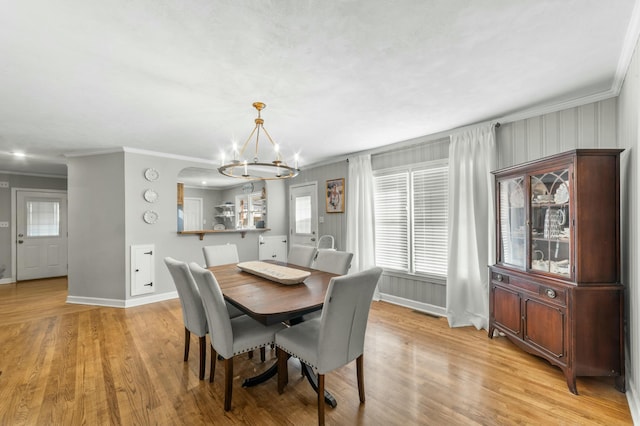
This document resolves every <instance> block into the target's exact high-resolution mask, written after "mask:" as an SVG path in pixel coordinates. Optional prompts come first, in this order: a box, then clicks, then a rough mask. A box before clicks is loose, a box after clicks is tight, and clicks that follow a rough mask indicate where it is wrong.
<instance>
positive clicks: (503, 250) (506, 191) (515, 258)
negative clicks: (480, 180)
mask: <svg viewBox="0 0 640 426" xmlns="http://www.w3.org/2000/svg"><path fill="white" fill-rule="evenodd" d="M524 189H525V188H524V177H522V176H519V177H516V178H512V179H504V180H501V181H499V182H498V194H499V195H498V196H499V197H500V198H499V203H500V211H499V214H500V221H499V223H500V253H499V255H500V259H501V261H502V263H504V264H508V265H512V266H515V267H517V268H520V269H523V270H524V269H525V267H526V263H525V241H526V240H525V237H526V228H525V221H526V213H525V202H524V201H525V196H524V194H525V191H524Z"/></svg>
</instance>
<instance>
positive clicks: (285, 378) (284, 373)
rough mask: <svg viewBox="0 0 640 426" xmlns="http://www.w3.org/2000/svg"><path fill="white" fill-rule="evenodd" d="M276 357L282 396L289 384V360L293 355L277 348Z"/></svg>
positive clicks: (279, 389)
mask: <svg viewBox="0 0 640 426" xmlns="http://www.w3.org/2000/svg"><path fill="white" fill-rule="evenodd" d="M276 356H277V357H278V393H279V394H282V392H284V387H285V385H286V384H287V383H289V371H288V367H287V360H288V359H289V357H290V356H291V355H289V354H288V353H286V352H285V351H283V350H282V349H280V348H278V347H276Z"/></svg>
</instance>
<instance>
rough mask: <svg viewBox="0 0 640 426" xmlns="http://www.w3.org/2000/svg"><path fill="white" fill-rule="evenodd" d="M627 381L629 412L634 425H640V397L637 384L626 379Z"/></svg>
mask: <svg viewBox="0 0 640 426" xmlns="http://www.w3.org/2000/svg"><path fill="white" fill-rule="evenodd" d="M626 381H627V402H628V403H629V411H631V418H632V419H633V424H634V425H640V398H639V397H640V395H639V394H638V390H637V389H636V386H635V383H633V381H632V380H630V379H629V376H627V377H626Z"/></svg>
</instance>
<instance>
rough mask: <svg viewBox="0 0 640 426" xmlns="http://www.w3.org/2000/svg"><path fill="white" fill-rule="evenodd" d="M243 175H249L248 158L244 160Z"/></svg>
mask: <svg viewBox="0 0 640 426" xmlns="http://www.w3.org/2000/svg"><path fill="white" fill-rule="evenodd" d="M243 176H249V172H248V171H247V160H244V175H243Z"/></svg>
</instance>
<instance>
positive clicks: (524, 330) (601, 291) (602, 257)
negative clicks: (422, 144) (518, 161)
mask: <svg viewBox="0 0 640 426" xmlns="http://www.w3.org/2000/svg"><path fill="white" fill-rule="evenodd" d="M620 152H622V150H620V149H577V150H573V151H568V152H564V153H561V154H557V155H553V156H550V157H546V158H543V159H540V160H536V161H531V162H528V163H525V164H522V165H518V166H513V167H508V168H505V169H503V170H498V171H496V172H493V174H494V175H495V180H496V247H497V257H496V259H497V261H496V264H495V265H493V266H491V267H490V268H489V269H490V298H489V311H490V313H489V337H490V338H492V337H493V335H494V331H495V330H498V331H500V332H502V333H504V335H505V336H506V337H508V338H509V339H510V340H511V341H513V342H514V343H515V344H516V345H518V346H519V347H520V348H522V349H523V350H525V351H527V352H529V353H531V354H534V355H537V356H540V357H542V358H544V359H546V360H547V361H549V362H550V363H551V364H553V365H556V366H558V367H560V369H561V370H562V371H563V372H564V375H565V377H566V380H567V385H568V386H569V390H570V391H571V392H573V393H574V394H577V393H578V391H577V389H576V376H616V379H615V383H616V388H617V389H618V390H620V391H621V392H624V391H625V379H624V349H623V332H624V331H623V315H622V312H623V288H622V285H621V282H620Z"/></svg>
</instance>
